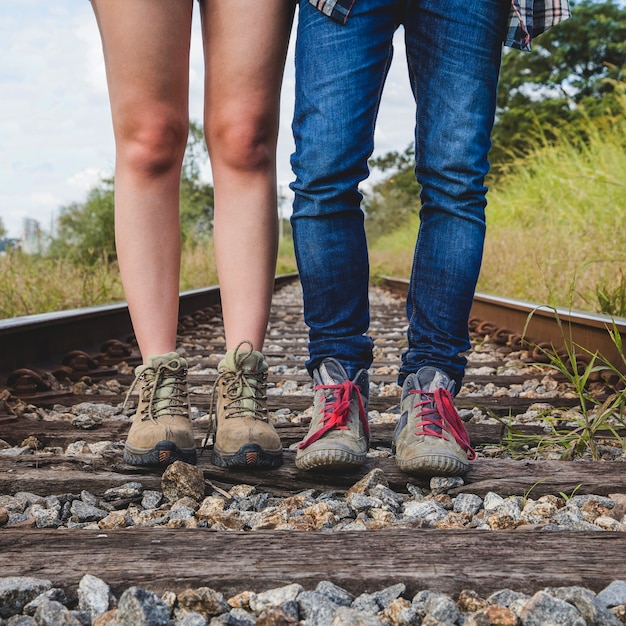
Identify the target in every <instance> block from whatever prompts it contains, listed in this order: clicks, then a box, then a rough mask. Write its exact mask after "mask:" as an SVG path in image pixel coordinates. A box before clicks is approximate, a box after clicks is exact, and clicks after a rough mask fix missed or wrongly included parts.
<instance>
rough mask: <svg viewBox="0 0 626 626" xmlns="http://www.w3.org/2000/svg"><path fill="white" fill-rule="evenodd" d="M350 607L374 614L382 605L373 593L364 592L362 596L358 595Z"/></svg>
mask: <svg viewBox="0 0 626 626" xmlns="http://www.w3.org/2000/svg"><path fill="white" fill-rule="evenodd" d="M350 608H353V609H355V610H357V611H361V612H364V613H371V614H372V615H375V614H376V613H378V612H379V611H380V606H379V605H378V602H376V599H375V598H374V597H373V596H372V594H371V593H362V594H361V595H360V596H357V597H356V598H355V599H354V602H353V603H352V604H351V605H350Z"/></svg>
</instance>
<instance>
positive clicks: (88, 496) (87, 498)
mask: <svg viewBox="0 0 626 626" xmlns="http://www.w3.org/2000/svg"><path fill="white" fill-rule="evenodd" d="M80 499H81V501H82V502H84V503H85V504H90V505H91V506H98V498H97V497H96V496H94V495H93V493H91V492H89V491H87V490H86V489H83V490H82V491H81V492H80Z"/></svg>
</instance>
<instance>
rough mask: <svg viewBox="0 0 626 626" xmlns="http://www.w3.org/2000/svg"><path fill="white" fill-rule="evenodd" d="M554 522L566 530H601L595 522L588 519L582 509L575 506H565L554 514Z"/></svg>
mask: <svg viewBox="0 0 626 626" xmlns="http://www.w3.org/2000/svg"><path fill="white" fill-rule="evenodd" d="M554 522H555V523H556V524H558V525H559V526H560V527H561V528H563V529H564V530H596V531H598V532H601V530H600V528H598V526H596V525H595V524H591V523H590V522H588V521H586V520H585V518H584V516H583V514H582V511H581V510H580V509H579V508H577V507H575V506H565V507H563V508H562V509H560V510H559V511H558V512H557V513H556V514H555V516H554Z"/></svg>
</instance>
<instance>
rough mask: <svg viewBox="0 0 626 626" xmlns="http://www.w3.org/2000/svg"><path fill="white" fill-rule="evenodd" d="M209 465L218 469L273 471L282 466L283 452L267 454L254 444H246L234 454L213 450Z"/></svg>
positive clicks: (217, 449)
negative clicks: (243, 468) (211, 464)
mask: <svg viewBox="0 0 626 626" xmlns="http://www.w3.org/2000/svg"><path fill="white" fill-rule="evenodd" d="M211 463H213V465H217V466H218V467H247V468H252V467H256V468H258V469H275V468H277V467H280V466H281V465H282V464H283V451H282V449H281V450H280V451H278V452H267V451H266V450H263V448H261V446H259V445H258V444H256V443H247V444H245V445H244V446H241V448H239V450H237V452H235V453H232V452H222V451H221V450H220V449H219V448H213V453H212V455H211Z"/></svg>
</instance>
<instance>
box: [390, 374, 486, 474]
mask: <svg viewBox="0 0 626 626" xmlns="http://www.w3.org/2000/svg"><path fill="white" fill-rule="evenodd" d="M453 390H454V381H452V380H450V377H449V376H447V375H446V374H445V373H444V372H442V371H441V370H439V369H437V368H434V367H422V368H421V369H420V370H419V371H418V372H417V373H415V374H409V376H407V378H406V380H405V381H404V384H403V385H402V404H401V407H402V413H401V416H400V422H399V423H398V426H397V427H396V431H395V433H394V435H393V447H394V450H395V453H396V465H397V466H398V469H400V470H401V471H403V472H406V473H407V474H415V475H419V476H424V475H427V476H462V475H463V474H465V473H466V472H467V470H468V469H469V461H473V460H474V459H475V458H476V452H475V451H474V450H473V449H472V447H471V446H470V440H469V436H468V434H467V431H466V430H465V426H464V424H463V422H462V421H461V418H460V417H459V414H458V413H457V410H456V408H455V407H454V402H453V400H452V393H451V392H452V391H453Z"/></svg>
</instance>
